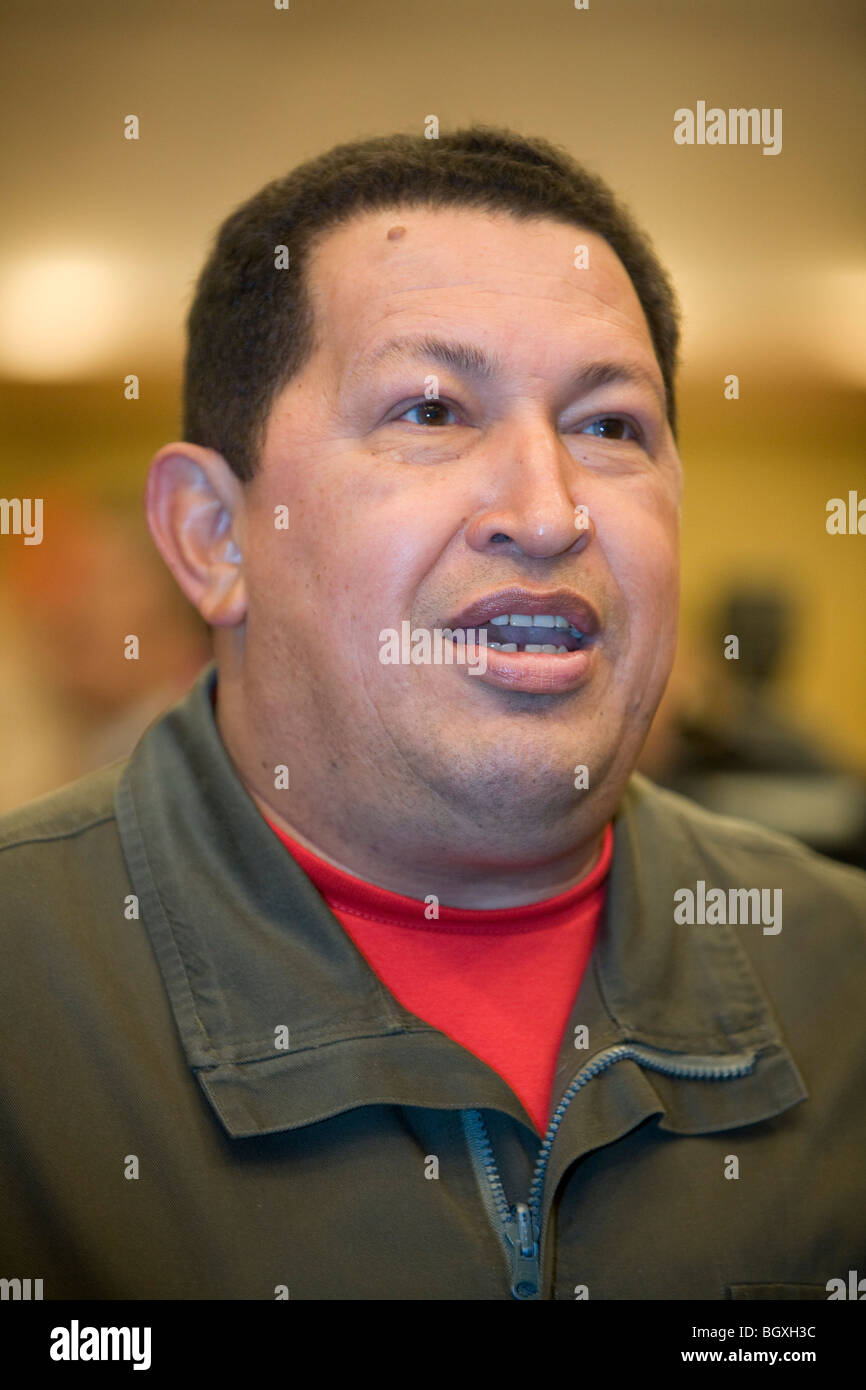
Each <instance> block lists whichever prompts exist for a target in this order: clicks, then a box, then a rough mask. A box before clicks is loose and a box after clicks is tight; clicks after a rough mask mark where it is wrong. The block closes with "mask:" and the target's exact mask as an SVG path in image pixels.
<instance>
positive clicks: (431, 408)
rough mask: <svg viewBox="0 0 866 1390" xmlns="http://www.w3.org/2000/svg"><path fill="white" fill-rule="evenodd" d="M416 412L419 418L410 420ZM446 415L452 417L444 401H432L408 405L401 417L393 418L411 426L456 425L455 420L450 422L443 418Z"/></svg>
mask: <svg viewBox="0 0 866 1390" xmlns="http://www.w3.org/2000/svg"><path fill="white" fill-rule="evenodd" d="M416 410H417V411H419V412H420V415H419V418H417V419H415V420H411V419H410V417H411V415H412V413H413V411H416ZM447 415H451V416H452V417H453V416H454V412H453V410H452V409H451V407H450V406H448V405H446V404H445V402H444V401H440V400H438V399H433V400H423V401H417V402H416V403H415V405H410V407H409V409H408V410H404V411H403V414H402V415H398V416H396V417H395V418H396V419H398V420H409V421H410V424H413V425H447V424H451V423H453V424H456V423H457V420H456V418H454V419H452V420H451V421H449V420H447V419H446V418H444V417H445V416H447Z"/></svg>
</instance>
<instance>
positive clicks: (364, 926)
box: [266, 817, 613, 1134]
mask: <svg viewBox="0 0 866 1390" xmlns="http://www.w3.org/2000/svg"><path fill="white" fill-rule="evenodd" d="M266 819H267V817H266ZM268 824H269V825H270V827H271V829H272V830H273V831H274V832H275V833H276V834H277V835H278V836H279V838H280V839H281V840H282V842H283V844H284V845H285V846H286V848H287V849H288V851H289V853H290V854H291V855H292V856H293V857H294V858H295V859H296V860H297V862H298V863H299V864H300V866H301V868H302V869H303V870H304V872H305V873H306V874H307V876H308V877H309V878H310V879H311V880H312V881H313V883H314V884H315V886H316V888H317V889H318V890H319V892H320V893H321V895H322V897H323V898H324V899H325V902H326V903H327V904H328V907H329V908H330V909H331V911H332V912H333V914H334V916H335V917H336V918H337V920H338V921H339V922H341V923H342V925H343V926H344V927H345V929H346V931H347V932H348V934H349V936H350V937H351V938H352V940H353V941H354V943H355V945H356V946H357V948H358V950H359V951H360V952H361V954H362V955H363V956H364V958H365V960H366V961H367V962H368V964H369V965H370V967H371V968H372V969H373V970H374V971H375V972H376V974H377V975H378V976H379V978H380V979H381V980H382V981H383V983H384V984H385V985H386V986H387V988H388V989H389V990H390V991H391V993H392V994H393V995H394V996H395V997H396V998H397V999H398V1000H399V1001H400V1003H401V1004H402V1005H403V1007H404V1008H406V1009H408V1010H409V1012H410V1013H413V1014H415V1015H416V1017H418V1018H422V1019H424V1020H425V1022H426V1023H429V1024H430V1025H431V1026H432V1027H434V1028H438V1029H439V1031H440V1032H442V1033H446V1034H447V1035H448V1037H450V1038H453V1039H454V1041H455V1042H458V1043H460V1044H461V1046H463V1047H465V1048H467V1049H468V1050H469V1051H470V1052H473V1053H474V1054H475V1056H476V1057H480V1058H481V1060H482V1061H483V1062H486V1063H487V1065H488V1066H490V1067H493V1069H494V1070H495V1071H497V1072H498V1073H499V1075H500V1076H501V1077H503V1079H504V1080H505V1081H507V1083H508V1085H509V1086H510V1087H511V1088H512V1090H513V1091H514V1092H515V1093H516V1094H517V1096H518V1097H519V1098H520V1100H521V1101H522V1102H523V1104H524V1106H525V1107H526V1109H527V1110H528V1112H529V1114H530V1115H531V1116H532V1118H533V1120H534V1121H535V1124H536V1126H537V1128H538V1131H539V1133H540V1134H544V1132H545V1131H546V1129H547V1126H548V1122H549V1114H550V1105H551V1099H552V1097H551V1090H552V1087H553V1075H554V1070H555V1067H556V1060H557V1056H558V1054H559V1048H560V1044H561V1042H562V1034H563V1030H564V1028H565V1024H566V1022H567V1021H568V1016H569V1013H570V1012H571V1007H572V1004H573V1003H574V998H575V995H576V994H577V990H578V987H579V985H580V982H581V979H582V978H583V972H584V970H585V968H586V964H587V961H588V960H589V957H590V953H591V951H592V945H593V940H594V937H595V932H596V928H597V926H598V923H599V920H600V917H601V913H602V909H603V907H604V897H605V891H606V887H607V885H606V879H607V874H608V870H609V868H610V861H611V857H612V854H613V830H612V828H611V826H609V825H608V827H607V828H606V830H605V833H604V840H603V844H602V851H601V857H600V859H599V861H598V863H597V864H596V866H595V868H594V869H592V870H590V872H589V873H588V874H587V875H586V877H585V878H584V879H583V880H582V881H581V882H580V883H579V884H577V885H576V887H574V888H570V889H569V890H568V892H566V893H560V894H558V895H557V896H556V897H553V898H547V899H546V900H545V901H544V902H538V903H530V904H529V905H527V906H524V907H510V908H504V909H497V908H493V909H484V910H480V911H476V910H469V909H465V908H455V907H441V906H440V907H439V909H438V911H439V917H438V920H435V919H434V920H427V918H425V916H424V911H425V904H424V902H423V901H422V900H420V899H418V898H407V897H404V896H403V895H402V894H401V893H391V892H389V891H388V890H387V889H384V888H377V887H376V886H375V885H374V884H372V883H365V882H364V881H363V880H362V879H359V878H355V877H353V876H352V875H351V874H347V873H343V871H342V870H341V869H337V868H335V867H334V865H332V864H328V863H327V862H326V861H325V860H323V859H320V858H319V857H318V856H317V855H315V854H313V853H311V852H310V850H308V849H306V848H305V847H304V846H303V845H299V844H298V843H297V842H296V841H295V840H293V839H291V838H290V837H289V836H288V835H286V834H285V832H284V831H282V830H280V829H278V827H277V826H276V825H274V824H273V823H272V822H271V821H270V820H269V821H268ZM556 1099H557V1100H558V1099H559V1097H558V1096H557V1097H556Z"/></svg>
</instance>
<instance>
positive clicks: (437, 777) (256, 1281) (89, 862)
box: [0, 128, 866, 1299]
mask: <svg viewBox="0 0 866 1390" xmlns="http://www.w3.org/2000/svg"><path fill="white" fill-rule="evenodd" d="M676 351H677V314H676V308H675V301H674V298H673V294H672V291H671V288H670V285H669V283H668V280H667V278H666V276H665V274H664V272H663V270H662V269H661V267H660V266H659V265H658V262H657V261H656V259H655V256H654V254H653V252H652V250H651V248H650V247H649V245H648V243H647V242H646V240H645V239H644V238H643V237H642V235H641V234H640V233H639V231H638V230H637V229H636V227H635V226H634V224H633V222H632V221H631V219H630V217H629V216H628V214H627V213H626V212H625V211H624V210H623V209H622V208H620V207H619V205H618V204H617V202H616V201H615V199H614V198H613V196H612V195H611V194H610V192H609V190H608V189H607V188H606V187H605V186H604V185H603V184H602V183H601V182H600V181H598V180H596V179H595V178H593V177H592V176H590V175H589V174H587V173H586V172H585V171H583V170H582V169H580V168H579V167H577V166H575V165H574V164H573V163H572V162H571V161H570V160H569V159H568V158H567V157H566V156H565V155H564V154H562V153H561V152H559V151H557V150H555V149H553V148H552V147H551V146H549V145H548V144H547V143H546V142H543V141H531V140H524V139H521V138H518V137H516V136H513V135H511V134H510V133H508V132H505V131H491V130H487V129H483V128H474V129H472V130H467V131H458V132H456V133H455V134H453V135H449V136H443V137H442V138H440V139H439V141H438V142H425V140H423V139H421V138H417V139H416V138H414V137H409V136H400V137H392V138H387V139H382V140H371V141H367V142H364V143H359V144H356V145H349V146H344V147H340V148H337V149H335V150H333V151H331V152H330V153H328V154H326V155H324V156H323V157H321V158H320V159H317V160H313V161H311V162H310V163H308V164H307V165H304V166H302V167H301V168H299V169H297V170H295V171H294V172H293V173H292V174H290V175H289V176H288V177H287V178H286V179H284V180H281V181H278V182H276V183H274V184H272V185H269V186H268V187H267V188H265V189H263V190H262V191H261V192H260V193H259V194H258V195H256V197H254V198H253V199H251V200H250V201H249V202H248V203H247V204H245V205H244V206H242V207H240V208H239V209H237V210H236V211H235V212H234V213H233V214H232V216H231V217H230V218H229V219H228V220H227V221H226V223H225V224H224V226H223V227H222V229H221V231H220V234H219V237H218V239H217V241H216V244H215V246H214V248H213V251H212V253H211V256H210V259H209V260H208V263H207V265H206V266H205V268H204V270H203V272H202V275H201V277H200V280H199V283H198V287H197V291H196V297H195V301H194V303H193V306H192V310H191V313H190V317H189V352H188V357H187V363H186V380H185V421H184V433H185V440H184V442H179V443H173V444H170V445H167V446H166V447H165V448H163V449H161V450H160V451H159V453H158V454H157V455H156V458H155V459H154V461H153V464H152V467H151V471H150V476H149V482H148V491H147V510H148V519H149V523H150V527H151V530H152V533H153V536H154V538H155V541H156V544H157V546H158V547H159V550H160V552H161V553H162V555H163V558H164V559H165V561H166V563H167V564H168V566H169V567H170V569H171V570H172V572H173V574H174V576H175V578H176V580H177V582H178V583H179V584H180V586H181V588H182V589H183V591H184V593H185V594H186V595H187V597H188V598H189V599H190V601H191V602H192V603H193V604H194V605H195V606H196V607H197V609H198V610H199V612H200V613H201V614H202V615H203V617H204V618H205V619H206V621H207V622H208V623H209V624H210V625H211V627H212V628H213V633H214V655H215V665H214V666H213V667H209V668H207V669H206V670H205V671H204V672H203V673H202V676H201V677H200V679H199V680H198V681H197V683H196V685H195V687H194V688H193V690H192V691H191V693H190V695H189V697H188V698H187V699H186V700H185V701H184V702H182V703H181V704H180V705H179V706H177V707H175V708H174V709H173V710H171V711H169V712H168V713H167V714H166V715H165V716H164V717H163V718H162V719H161V720H159V721H157V722H156V723H155V724H154V725H153V726H152V727H151V729H150V730H149V731H148V733H147V734H146V735H145V736H144V738H143V739H142V740H141V742H140V743H139V745H138V747H137V748H136V750H135V752H134V754H133V755H132V757H131V759H130V760H129V761H128V762H125V763H118V764H114V765H112V766H111V767H109V768H106V769H104V770H103V771H101V772H100V773H98V774H96V775H94V776H92V777H90V778H88V779H86V780H85V781H83V782H79V783H76V784H74V785H73V786H71V787H70V788H67V789H65V790H63V791H61V792H59V793H57V794H56V795H54V796H52V797H49V798H47V799H45V800H43V801H42V802H39V803H35V804H34V805H31V806H30V807H27V808H24V809H23V810H21V811H20V812H18V813H17V814H16V815H14V816H12V817H9V818H7V819H6V821H5V823H4V825H3V836H2V843H3V845H4V846H5V848H4V850H3V853H2V855H0V863H2V865H3V884H4V888H3V898H4V901H5V903H6V911H5V914H4V916H5V925H6V937H5V945H4V960H5V962H6V967H7V968H6V970H5V972H4V982H5V986H6V988H5V991H4V993H5V996H6V997H5V1000H4V1017H5V1020H6V1022H5V1033H6V1041H5V1046H4V1051H3V1062H2V1091H0V1094H2V1104H3V1116H4V1119H3V1126H4V1127H3V1156H2V1163H3V1170H4V1171H3V1178H4V1183H3V1188H4V1191H5V1193H6V1194H7V1195H6V1196H5V1197H4V1198H3V1202H4V1205H3V1209H2V1230H3V1237H2V1239H3V1266H4V1268H3V1273H4V1274H5V1275H7V1276H12V1275H15V1276H16V1277H21V1278H24V1277H41V1278H43V1279H44V1296H45V1297H46V1298H51V1297H53V1298H58V1297H76V1298H88V1299H106V1298H133V1299H141V1298H184V1299H186V1298H198V1299H202V1298H216V1299H231V1298H243V1299H273V1298H285V1297H291V1298H295V1299H297V1298H301V1299H336V1298H349V1299H352V1298H359V1299H364V1298H367V1299H368V1298H378V1299H498V1298H506V1299H507V1298H511V1297H515V1298H518V1299H536V1298H541V1299H574V1298H586V1297H589V1298H593V1299H599V1298H600V1299H644V1298H650V1299H685V1298H705V1299H724V1298H729V1297H767V1296H786V1297H787V1296H791V1297H803V1296H814V1297H818V1298H827V1296H828V1291H830V1290H829V1288H828V1286H829V1281H831V1280H833V1279H835V1278H837V1277H842V1278H847V1275H848V1271H849V1270H850V1269H860V1270H864V1272H866V1208H864V1203H863V1201H862V1181H861V1179H860V1176H859V1171H860V1165H861V1164H862V1160H863V1157H864V1147H866V1144H864V1141H866V1117H864V1114H863V1107H862V1104H861V1103H859V1102H860V1099H861V1097H862V1082H863V1074H864V1060H863V1059H864V1047H863V1043H864V1030H863V1026H862V1023H861V1022H860V1018H861V999H862V995H861V990H862V983H863V976H864V970H863V945H864V932H863V927H864V920H866V878H864V876H863V875H862V874H860V873H858V872H856V871H853V870H849V869H845V868H842V867H839V866H837V865H834V864H832V863H830V862H829V861H826V860H824V859H821V858H819V857H817V856H815V855H813V854H811V853H810V852H809V851H807V850H805V849H803V848H801V847H800V846H798V845H797V844H795V843H793V842H791V841H788V840H785V839H782V838H780V837H778V836H775V835H772V834H770V833H767V832H764V831H762V830H759V829H757V828H755V827H752V826H749V825H746V824H743V823H740V822H737V821H731V820H725V819H721V818H718V817H715V816H713V815H710V814H708V813H706V812H704V811H702V810H700V809H699V808H698V807H697V806H695V805H693V804H692V803H690V802H688V801H686V800H684V799H681V798H678V797H676V796H673V795H671V794H668V793H664V792H662V791H660V790H658V789H656V788H654V787H653V786H652V785H651V784H650V783H649V782H647V781H646V780H645V779H643V778H641V777H640V776H634V775H632V773H633V768H634V765H635V762H636V760H637V757H638V754H639V751H640V748H641V744H642V742H643V739H644V736H645V733H646V731H647V728H648V726H649V724H650V721H651V719H652V716H653V713H654V711H655V709H656V706H657V704H658V702H659V699H660V697H661V694H662V691H663V688H664V685H665V682H666V679H667V676H668V673H669V670H670V667H671V662H672V658H673V652H674V643H675V629H676V613H677V582H678V580H677V532H678V519H679V507H680V496H681V483H682V471H681V465H680V460H679V457H678V454H677V448H676V442H675V433H674V431H675V427H676V416H675V407H674V372H675V363H676ZM434 639H436V640H434ZM437 657H438V659H437Z"/></svg>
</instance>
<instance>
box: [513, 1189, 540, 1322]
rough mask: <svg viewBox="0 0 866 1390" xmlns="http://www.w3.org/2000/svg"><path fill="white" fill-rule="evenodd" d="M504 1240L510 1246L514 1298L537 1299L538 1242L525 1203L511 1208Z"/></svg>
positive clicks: (538, 1278) (538, 1279)
mask: <svg viewBox="0 0 866 1390" xmlns="http://www.w3.org/2000/svg"><path fill="white" fill-rule="evenodd" d="M505 1238H506V1240H507V1241H508V1244H509V1245H510V1246H511V1292H512V1294H513V1295H514V1297H515V1298H537V1297H538V1285H539V1282H540V1279H541V1273H540V1270H539V1268H538V1240H537V1238H536V1234H535V1231H534V1229H533V1222H532V1212H531V1211H530V1210H529V1207H528V1206H527V1205H526V1203H525V1202H517V1203H515V1205H514V1206H513V1207H512V1208H511V1220H510V1221H509V1222H508V1224H507V1225H506V1227H505Z"/></svg>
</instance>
